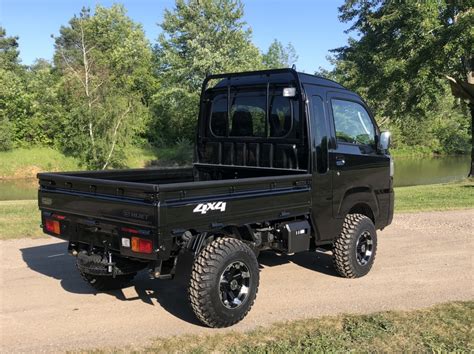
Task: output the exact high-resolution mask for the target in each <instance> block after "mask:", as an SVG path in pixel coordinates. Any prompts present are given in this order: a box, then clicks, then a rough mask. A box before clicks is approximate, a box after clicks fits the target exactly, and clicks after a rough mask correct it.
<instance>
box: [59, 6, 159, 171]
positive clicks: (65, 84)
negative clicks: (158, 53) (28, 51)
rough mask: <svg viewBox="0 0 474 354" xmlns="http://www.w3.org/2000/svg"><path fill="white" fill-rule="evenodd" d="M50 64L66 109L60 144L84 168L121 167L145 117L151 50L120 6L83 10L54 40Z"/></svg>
mask: <svg viewBox="0 0 474 354" xmlns="http://www.w3.org/2000/svg"><path fill="white" fill-rule="evenodd" d="M55 48H56V51H55V56H54V62H55V64H56V67H57V68H58V70H59V71H60V73H61V75H62V89H63V91H64V97H63V98H62V100H63V102H64V104H65V105H66V109H67V111H68V112H69V117H68V124H67V125H66V126H65V130H64V134H63V138H62V144H63V146H64V148H65V149H66V150H67V151H69V152H70V153H72V154H76V155H79V157H81V158H82V159H83V160H84V161H85V163H86V164H87V165H88V166H89V167H90V168H102V169H105V168H107V167H108V166H109V165H121V163H122V161H123V158H124V148H125V147H126V146H128V145H130V144H131V143H133V142H134V141H135V139H136V137H137V136H138V135H139V134H141V133H142V132H143V130H144V127H145V124H146V123H147V120H148V108H147V98H148V96H149V94H150V91H149V90H150V87H149V86H150V85H151V82H150V78H151V77H152V66H151V64H152V52H151V48H150V44H149V42H148V41H147V40H146V38H145V35H144V32H143V29H142V27H141V26H140V25H138V24H136V23H135V22H133V21H132V20H131V19H130V18H129V17H127V16H126V11H125V9H124V7H123V6H121V5H113V6H112V7H111V8H104V7H102V6H97V7H96V9H95V13H94V14H93V15H92V14H91V13H90V11H89V10H88V9H83V10H82V11H81V13H80V15H79V16H74V17H73V18H72V19H71V20H70V21H69V25H68V26H63V27H61V29H60V35H59V37H57V38H56V44H55Z"/></svg>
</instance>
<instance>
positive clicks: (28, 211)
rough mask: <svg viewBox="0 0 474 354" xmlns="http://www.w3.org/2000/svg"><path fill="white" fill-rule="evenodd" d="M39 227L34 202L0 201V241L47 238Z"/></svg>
mask: <svg viewBox="0 0 474 354" xmlns="http://www.w3.org/2000/svg"><path fill="white" fill-rule="evenodd" d="M39 225H40V213H39V210H38V202H37V201H36V200H8V201H0V240H6V239H13V238H25V237H30V238H39V237H47V236H46V235H45V234H43V231H42V230H41V229H40V226H39Z"/></svg>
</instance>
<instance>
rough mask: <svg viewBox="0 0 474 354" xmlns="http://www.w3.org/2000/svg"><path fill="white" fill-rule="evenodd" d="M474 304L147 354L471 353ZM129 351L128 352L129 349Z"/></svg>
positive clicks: (188, 340) (334, 319) (161, 347)
mask: <svg viewBox="0 0 474 354" xmlns="http://www.w3.org/2000/svg"><path fill="white" fill-rule="evenodd" d="M473 318H474V301H467V302H452V303H447V304H443V305H438V306H435V307H432V308H428V309H423V310H415V311H407V312H404V311H389V312H380V313H375V314H370V315H339V316H331V317H322V318H318V319H308V320H298V321H291V322H284V323H279V324H275V325H272V326H270V327H266V328H258V329H256V330H252V331H250V332H246V333H245V332H244V333H241V332H236V331H229V332H226V333H223V334H211V335H185V336H178V337H172V338H166V339H157V340H155V341H154V342H153V343H152V344H151V345H150V346H148V347H146V348H144V349H143V351H145V352H160V353H178V352H179V353H183V352H190V353H208V352H226V353H227V352H229V353H249V352H250V353H301V352H307V353H312V352H336V351H337V352H346V351H355V352H472V350H474V343H473V333H472V326H473V320H472V319H473ZM126 350H127V349H126Z"/></svg>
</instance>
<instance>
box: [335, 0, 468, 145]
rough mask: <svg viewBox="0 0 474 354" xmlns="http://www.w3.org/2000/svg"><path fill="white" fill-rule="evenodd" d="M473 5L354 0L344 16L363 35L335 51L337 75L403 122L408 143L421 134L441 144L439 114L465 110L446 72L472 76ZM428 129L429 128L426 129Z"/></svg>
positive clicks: (388, 118)
mask: <svg viewBox="0 0 474 354" xmlns="http://www.w3.org/2000/svg"><path fill="white" fill-rule="evenodd" d="M472 7H473V1H425V2H418V1H404V2H396V1H380V0H347V1H346V2H345V4H344V5H343V6H341V7H340V9H339V10H340V19H341V20H342V21H344V22H348V23H351V27H350V28H349V30H348V32H356V34H357V37H356V38H350V39H349V43H348V45H347V46H345V47H342V48H338V49H336V50H335V51H334V52H335V59H336V69H335V72H334V74H335V76H336V78H337V79H338V80H340V81H342V82H343V83H344V84H345V85H346V86H348V87H350V88H352V89H355V90H357V91H358V92H360V93H361V94H362V95H363V96H364V97H365V98H366V99H367V100H368V101H369V102H370V104H371V106H372V107H373V108H374V109H375V111H376V113H377V116H378V119H379V121H380V122H381V123H382V124H383V125H387V124H396V125H397V127H399V128H400V129H401V133H402V134H401V138H404V139H405V142H406V143H415V141H413V140H417V139H413V138H415V137H416V136H419V137H420V138H421V139H418V141H416V143H418V144H425V145H426V144H432V145H433V147H434V146H436V145H438V146H439V145H440V144H439V141H440V139H441V138H442V139H441V140H445V139H446V135H445V133H446V131H447V130H446V129H444V128H446V127H444V128H443V127H441V129H438V130H437V128H436V124H435V123H436V120H437V119H439V118H437V117H439V116H446V117H447V116H448V113H449V112H450V111H453V110H455V111H457V112H460V113H462V112H464V111H465V108H463V107H462V105H460V104H459V103H456V102H454V100H453V99H452V98H446V94H447V93H448V92H449V91H448V86H447V83H446V80H445V78H444V74H450V75H451V76H454V77H465V76H466V74H467V71H469V70H466V68H467V66H466V63H472V53H473V52H474V50H473V38H474V34H473V30H472V28H473V27H472V24H473V23H474V20H473V17H472V16H473V14H472ZM469 58H470V59H469ZM471 70H472V69H471ZM446 100H450V101H451V103H450V104H447V102H446ZM465 117H466V116H465ZM453 119H454V118H453ZM457 119H458V118H456V120H457ZM466 119H467V117H466ZM428 121H429V124H426V123H427V122H428ZM450 124H451V123H450ZM466 126H468V125H467V124H461V125H460V126H459V128H460V129H466ZM421 127H425V128H429V129H424V131H422V132H421V134H420V128H421ZM454 130H455V129H450V131H454ZM461 136H463V137H465V136H466V135H465V134H461ZM457 137H459V136H457ZM453 138H456V137H454V136H453ZM410 139H412V141H410ZM436 140H437V141H436ZM441 149H443V147H442V146H441Z"/></svg>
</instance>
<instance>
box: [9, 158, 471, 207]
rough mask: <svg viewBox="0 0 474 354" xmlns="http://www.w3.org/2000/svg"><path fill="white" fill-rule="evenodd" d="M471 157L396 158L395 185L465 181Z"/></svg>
mask: <svg viewBox="0 0 474 354" xmlns="http://www.w3.org/2000/svg"><path fill="white" fill-rule="evenodd" d="M470 162H471V158H470V156H448V157H439V158H436V157H432V158H426V157H424V158H396V159H395V186H396V187H401V186H414V185H420V184H433V183H443V182H451V181H456V180H461V179H463V178H465V177H466V176H467V174H468V173H469V167H470ZM37 191H38V182H37V180H36V179H18V180H0V200H18V199H36V197H37Z"/></svg>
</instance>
